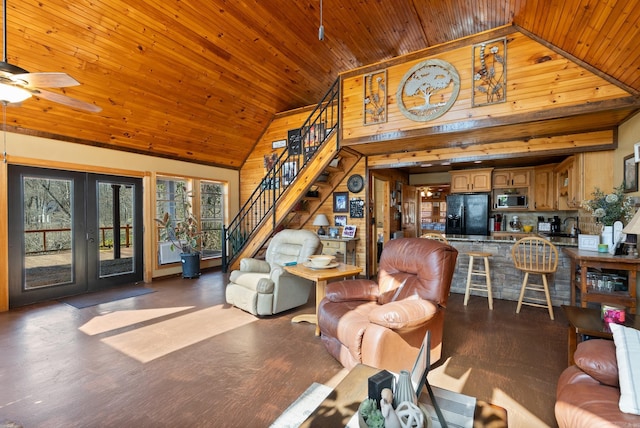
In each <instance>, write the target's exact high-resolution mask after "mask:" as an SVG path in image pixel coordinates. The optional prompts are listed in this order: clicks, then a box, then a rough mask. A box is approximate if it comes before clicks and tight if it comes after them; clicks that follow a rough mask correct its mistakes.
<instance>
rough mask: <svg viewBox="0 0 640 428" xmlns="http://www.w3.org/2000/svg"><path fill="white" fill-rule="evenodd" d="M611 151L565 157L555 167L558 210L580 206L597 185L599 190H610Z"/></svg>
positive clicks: (611, 176)
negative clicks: (604, 166) (607, 166)
mask: <svg viewBox="0 0 640 428" xmlns="http://www.w3.org/2000/svg"><path fill="white" fill-rule="evenodd" d="M603 165H613V150H606V151H600V152H585V153H579V154H576V155H573V156H570V157H568V158H567V159H565V160H564V161H562V162H561V163H559V164H558V165H557V166H556V168H555V178H556V184H557V186H558V187H557V189H558V206H557V209H559V210H574V209H578V208H580V206H581V205H582V201H583V200H585V199H589V198H590V197H591V193H592V192H593V190H594V189H595V188H596V187H597V188H599V189H601V190H602V191H603V192H605V193H607V192H611V191H612V190H613V168H603Z"/></svg>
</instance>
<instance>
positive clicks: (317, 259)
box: [309, 254, 333, 267]
mask: <svg viewBox="0 0 640 428" xmlns="http://www.w3.org/2000/svg"><path fill="white" fill-rule="evenodd" d="M332 260H333V256H325V255H322V254H320V255H316V256H309V261H310V262H311V264H312V265H313V266H317V267H322V266H327V265H328V264H329V263H331V261H332Z"/></svg>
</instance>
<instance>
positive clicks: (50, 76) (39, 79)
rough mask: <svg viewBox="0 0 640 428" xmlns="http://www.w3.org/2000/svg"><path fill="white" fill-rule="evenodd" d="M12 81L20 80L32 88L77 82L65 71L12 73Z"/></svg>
mask: <svg viewBox="0 0 640 428" xmlns="http://www.w3.org/2000/svg"><path fill="white" fill-rule="evenodd" d="M12 79H13V80H14V81H17V80H22V81H24V82H26V83H27V86H30V87H32V88H42V87H44V88H66V87H67V86H78V85H79V84H80V82H78V81H77V80H76V79H74V78H73V77H71V76H69V75H68V74H67V73H54V72H43V73H22V74H14V75H13V78H12Z"/></svg>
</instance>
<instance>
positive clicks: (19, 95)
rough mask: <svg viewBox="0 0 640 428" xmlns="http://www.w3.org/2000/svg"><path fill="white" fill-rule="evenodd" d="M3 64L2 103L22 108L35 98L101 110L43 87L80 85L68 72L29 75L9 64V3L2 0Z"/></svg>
mask: <svg viewBox="0 0 640 428" xmlns="http://www.w3.org/2000/svg"><path fill="white" fill-rule="evenodd" d="M2 29H3V34H2V43H3V46H2V61H1V62H0V102H1V103H3V104H5V105H20V103H21V102H22V101H24V100H26V99H28V98H29V97H31V96H32V95H34V96H36V97H38V98H43V99H45V100H49V101H53V102H55V103H58V104H62V105H65V106H68V107H71V108H75V109H79V110H86V111H89V112H92V113H98V112H100V111H102V108H100V107H98V106H96V105H94V104H91V103H87V102H84V101H80V100H77V99H75V98H71V97H68V96H66V95H63V94H60V93H56V92H50V91H47V90H44V89H42V88H43V87H44V88H66V87H69V86H77V85H79V84H80V83H79V82H78V81H77V80H76V79H74V78H73V77H71V76H69V75H68V74H67V73H59V72H42V73H29V72H28V71H27V70H25V69H23V68H20V67H18V66H15V65H13V64H9V62H8V61H7V0H2Z"/></svg>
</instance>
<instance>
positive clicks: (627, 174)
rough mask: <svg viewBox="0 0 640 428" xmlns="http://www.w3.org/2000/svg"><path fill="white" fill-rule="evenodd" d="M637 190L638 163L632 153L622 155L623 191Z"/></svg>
mask: <svg viewBox="0 0 640 428" xmlns="http://www.w3.org/2000/svg"><path fill="white" fill-rule="evenodd" d="M637 191H638V164H637V163H636V159H635V156H634V155H633V154H631V155H628V156H625V157H624V192H625V193H629V192H637Z"/></svg>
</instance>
